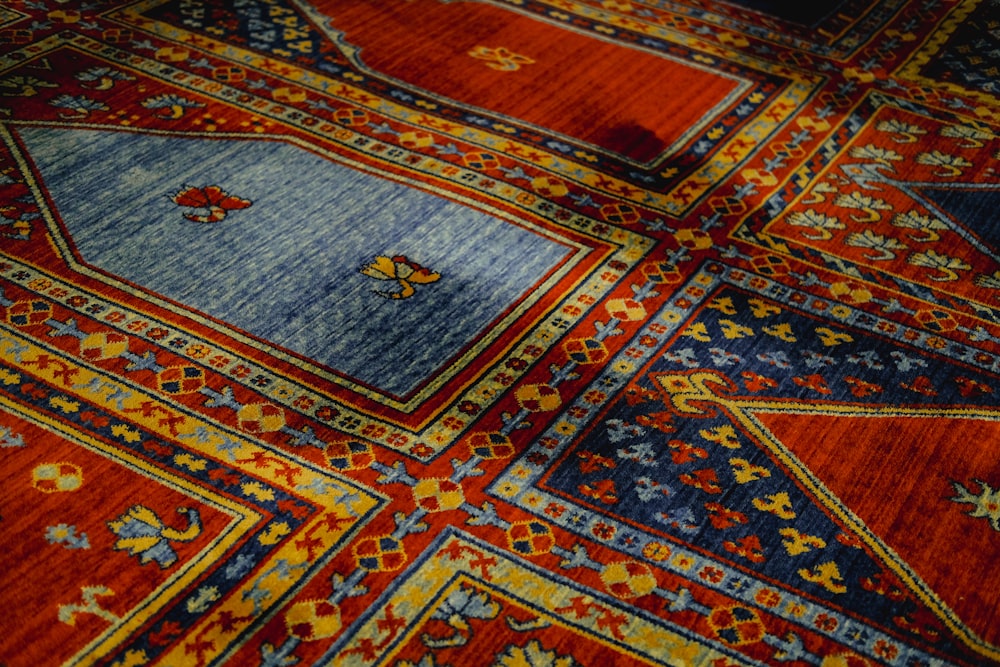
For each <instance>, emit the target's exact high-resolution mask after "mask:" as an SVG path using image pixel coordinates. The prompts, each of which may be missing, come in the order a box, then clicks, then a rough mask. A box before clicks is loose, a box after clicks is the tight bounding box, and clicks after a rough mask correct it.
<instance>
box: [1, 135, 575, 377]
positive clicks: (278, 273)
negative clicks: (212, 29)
mask: <svg viewBox="0 0 1000 667" xmlns="http://www.w3.org/2000/svg"><path fill="white" fill-rule="evenodd" d="M19 135H20V136H21V138H22V140H23V143H24V145H25V146H26V148H27V150H28V153H29V156H30V159H31V160H32V161H33V163H34V165H35V166H36V168H37V169H38V171H39V172H40V174H41V179H42V181H43V182H44V185H45V187H46V189H47V191H48V193H49V195H50V196H51V198H52V200H53V202H54V205H55V208H56V210H57V211H58V213H59V216H60V218H61V220H62V222H63V224H64V225H65V228H66V230H67V231H68V233H69V236H70V237H71V239H72V245H73V246H74V247H75V249H76V252H78V253H79V255H80V257H81V258H82V260H83V261H84V262H85V263H87V264H89V265H92V266H95V267H97V268H100V269H102V270H104V271H106V272H108V273H111V274H113V275H115V276H118V277H121V278H123V279H125V280H127V281H129V282H132V283H135V284H138V285H141V286H142V287H144V288H145V289H148V290H150V291H153V292H156V293H158V294H161V295H163V296H165V297H167V298H169V299H171V300H173V301H176V302H178V303H183V304H185V305H186V306H188V307H190V308H192V309H195V310H198V311H202V312H205V313H207V314H209V315H211V316H212V317H214V318H217V319H219V320H222V321H224V322H226V323H228V324H230V325H232V326H234V327H237V328H239V329H242V330H244V331H247V332H249V333H251V334H253V335H254V336H257V337H259V338H263V339H265V340H267V341H270V342H272V343H274V344H275V345H278V346H280V347H283V348H286V349H288V350H291V351H293V352H296V353H299V354H301V355H303V356H306V357H309V358H311V359H314V360H316V361H317V362H319V363H321V364H323V365H325V366H328V367H330V368H332V369H334V370H336V371H338V372H340V373H343V374H345V375H347V376H349V377H351V378H353V379H355V380H357V381H360V382H362V383H364V384H366V385H369V386H371V387H374V388H376V389H378V390H380V391H382V392H385V393H387V394H390V395H396V396H404V395H406V394H408V393H410V392H412V391H414V390H415V389H416V388H418V387H419V386H420V385H421V384H422V383H424V382H427V381H428V380H429V379H430V378H431V377H433V375H434V373H435V372H437V371H438V370H440V368H441V367H442V365H443V364H445V363H446V362H447V361H448V360H449V359H450V358H452V357H453V356H454V355H456V354H457V353H459V352H460V351H461V350H462V348H463V347H464V346H466V345H468V344H469V343H470V341H472V340H473V339H474V338H475V337H476V336H477V335H479V334H481V333H483V331H484V330H485V329H486V328H487V327H488V326H489V325H490V323H491V322H493V321H494V320H496V318H497V317H498V316H500V315H501V314H502V313H503V312H504V311H505V310H506V309H508V308H509V307H510V305H511V304H512V303H514V302H515V301H517V300H518V299H521V298H522V297H523V296H524V295H525V294H526V293H527V292H529V291H531V290H532V289H533V287H535V286H536V285H537V283H538V282H539V280H541V279H542V278H543V277H544V276H545V275H546V274H547V273H548V272H550V271H551V269H552V268H553V267H554V266H556V265H557V264H558V263H559V262H560V261H561V260H563V259H564V258H565V257H566V256H567V254H568V253H570V252H571V249H570V248H569V247H568V246H566V245H564V244H561V243H559V242H557V241H554V240H552V239H550V238H547V237H543V236H541V235H539V234H537V233H535V232H532V231H530V230H527V229H524V228H521V227H518V226H516V225H513V224H511V223H509V222H506V221H504V220H501V219H498V218H496V217H492V216H489V215H486V214H484V213H481V212H479V211H476V210H473V209H471V208H467V207H465V206H461V205H459V204H456V203H454V202H451V201H449V200H445V199H443V198H440V197H437V196H435V195H432V194H429V193H427V192H423V191H420V190H417V189H414V188H411V187H408V186H406V185H402V184H400V183H396V182H393V181H389V180H386V179H383V178H379V177H375V176H372V175H369V174H364V173H360V172H357V171H354V170H351V169H348V168H346V167H343V166H341V165H338V164H336V163H333V162H331V161H329V160H326V159H324V158H323V157H321V156H319V155H316V154H313V153H310V152H308V151H305V150H302V149H300V148H298V147H296V146H293V145H289V144H286V143H279V142H275V141H267V140H261V141H259V142H247V141H246V139H245V138H241V139H240V140H238V141H237V140H233V141H228V140H220V139H207V138H181V137H175V136H150V135H139V134H132V133H127V132H109V131H98V130H88V129H76V128H73V129H67V128H52V127H25V128H21V129H20V130H19ZM164 174H170V175H171V177H169V178H167V179H165V178H164ZM164 180H171V181H172V183H173V187H174V189H173V190H172V191H164V189H163V186H162V183H163V182H164ZM211 186H215V187H217V188H220V189H221V190H222V191H224V192H225V193H227V194H228V195H229V196H231V197H233V198H236V199H238V200H243V201H244V202H247V204H246V205H245V206H243V207H242V208H240V207H235V208H232V209H229V210H224V211H223V212H222V214H221V215H222V216H223V217H222V219H221V220H218V221H215V222H196V221H193V220H191V219H189V218H188V217H185V216H186V215H189V216H195V217H197V216H205V217H213V216H212V211H210V210H209V209H208V208H201V209H199V208H192V207H191V206H182V205H180V204H179V203H178V202H176V201H175V200H174V196H175V195H176V194H177V193H178V192H181V191H184V190H185V189H189V188H193V189H195V190H200V191H204V190H206V189H207V188H209V187H211ZM86 192H90V193H93V196H91V197H87V196H81V193H86ZM108 202H114V206H113V207H110V208H109V206H108ZM223 204H225V202H223ZM214 217H219V215H215V216H214ZM378 256H384V257H390V258H391V257H405V258H406V260H408V261H409V262H412V263H414V264H416V265H418V266H421V267H425V268H426V269H428V270H429V271H431V272H435V273H439V274H440V278H439V279H438V280H436V281H435V282H430V283H425V284H416V283H414V284H412V285H411V287H413V288H414V289H413V293H412V295H410V296H409V297H407V298H391V297H390V296H389V295H391V294H392V293H398V292H401V291H403V288H402V286H401V283H398V282H397V281H393V280H378V279H375V278H373V277H371V276H370V275H365V274H363V273H362V272H361V269H362V267H364V266H366V265H368V264H369V263H371V262H372V261H373V260H374V259H375V258H376V257H378ZM348 323H349V324H348Z"/></svg>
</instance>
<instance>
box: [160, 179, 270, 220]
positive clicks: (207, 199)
mask: <svg viewBox="0 0 1000 667" xmlns="http://www.w3.org/2000/svg"><path fill="white" fill-rule="evenodd" d="M170 199H171V200H172V201H173V202H174V203H175V204H177V205H178V206H185V207H187V208H194V209H202V210H207V211H208V214H207V215H204V214H201V213H194V212H189V213H185V214H184V217H185V218H187V219H188V220H190V221H191V222H222V221H223V220H225V219H226V216H227V215H228V214H229V211H235V210H237V209H241V208H249V207H250V204H251V202H250V200H248V199H240V198H239V197H234V196H233V195H230V194H229V193H227V192H226V191H225V190H223V189H222V188H220V187H219V186H218V185H207V186H205V187H203V188H196V187H191V186H188V187H186V188H185V189H183V190H181V191H180V192H178V193H176V194H175V195H173V196H172V197H171V198H170Z"/></svg>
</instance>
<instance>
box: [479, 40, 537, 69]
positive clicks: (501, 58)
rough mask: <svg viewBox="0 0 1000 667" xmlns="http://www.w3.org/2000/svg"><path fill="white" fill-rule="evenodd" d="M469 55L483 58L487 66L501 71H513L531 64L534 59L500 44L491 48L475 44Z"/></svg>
mask: <svg viewBox="0 0 1000 667" xmlns="http://www.w3.org/2000/svg"><path fill="white" fill-rule="evenodd" d="M469 55H470V56H472V57H473V58H478V59H480V60H485V61H487V62H486V66H487V67H492V68H493V69H495V70H499V71H501V72H514V71H516V70H519V69H521V65H531V64H532V63H534V62H535V61H534V60H532V59H531V58H529V57H527V56H522V55H519V54H517V53H511V52H510V51H508V50H507V49H505V48H504V47H502V46H498V47H497V48H495V49H491V48H490V47H488V46H477V47H475V48H474V49H472V50H471V51H469Z"/></svg>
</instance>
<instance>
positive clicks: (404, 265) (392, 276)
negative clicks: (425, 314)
mask: <svg viewBox="0 0 1000 667" xmlns="http://www.w3.org/2000/svg"><path fill="white" fill-rule="evenodd" d="M361 273H363V274H365V275H366V276H368V277H370V278H375V279H376V280H389V281H395V282H396V283H397V284H398V285H399V288H400V289H399V291H398V292H382V291H379V290H376V294H378V295H379V296H384V297H385V298H387V299H407V298H409V297H411V296H413V295H414V294H415V293H416V288H414V285H426V284H428V283H433V282H436V281H437V280H438V279H439V278H441V274H440V273H436V272H434V271H431V270H430V269H427V268H424V267H422V266H420V265H419V264H417V263H416V262H413V261H411V260H409V259H407V258H406V257H403V256H402V255H397V256H395V257H387V256H385V255H379V256H378V257H376V258H375V259H373V260H372V261H371V262H370V263H368V264H365V265H364V266H362V267H361Z"/></svg>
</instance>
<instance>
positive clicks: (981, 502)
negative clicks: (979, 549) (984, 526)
mask: <svg viewBox="0 0 1000 667" xmlns="http://www.w3.org/2000/svg"><path fill="white" fill-rule="evenodd" d="M973 481H974V482H975V483H976V484H978V485H979V493H978V494H974V493H972V491H970V490H969V489H967V488H965V487H964V486H962V485H961V484H959V483H958V482H952V483H951V485H952V486H953V487H955V493H957V494H958V495H957V496H955V497H954V498H952V499H951V500H952V501H954V502H956V503H967V504H969V505H972V509H970V510H969V512H968V514H969V516H971V517H975V518H977V519H980V518H982V519H986V520H987V521H989V522H990V525H991V526H992V527H993V530H995V531H998V532H1000V489H997V490H994V489H993V488H992V487H991V486H990V485H989V484H987V483H986V482H981V481H979V480H978V479H976V480H973Z"/></svg>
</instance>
